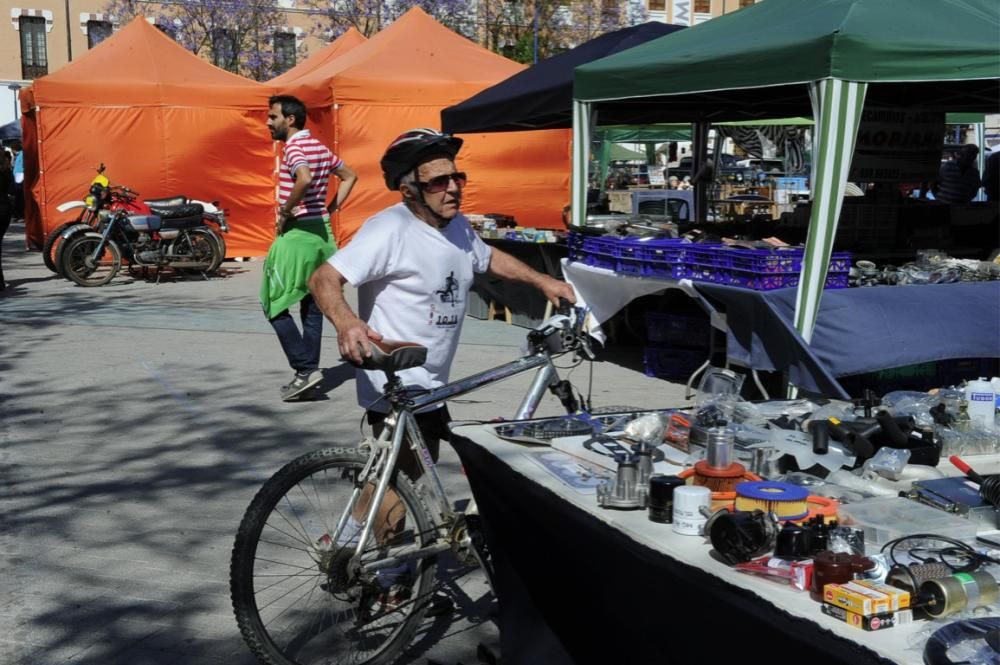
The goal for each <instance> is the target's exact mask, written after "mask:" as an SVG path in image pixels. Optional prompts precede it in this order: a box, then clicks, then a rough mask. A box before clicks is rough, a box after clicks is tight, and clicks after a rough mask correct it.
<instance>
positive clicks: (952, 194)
mask: <svg viewBox="0 0 1000 665" xmlns="http://www.w3.org/2000/svg"><path fill="white" fill-rule="evenodd" d="M978 156H979V146H977V145H975V144H972V143H967V144H965V145H963V146H962V148H961V149H960V150H959V151H958V152H957V153H956V154H955V155H954V156H953V157H952V159H950V160H948V161H947V162H945V163H944V164H942V165H941V172H940V173H939V175H938V180H937V182H936V183H934V186H933V188H932V191H933V192H934V198H935V199H937V200H938V201H941V202H942V203H948V204H963V203H969V202H970V201H972V199H974V198H976V193H977V192H978V191H979V187H980V185H981V184H982V183H981V182H980V179H979V169H978V168H977V167H976V163H975V162H976V157H978Z"/></svg>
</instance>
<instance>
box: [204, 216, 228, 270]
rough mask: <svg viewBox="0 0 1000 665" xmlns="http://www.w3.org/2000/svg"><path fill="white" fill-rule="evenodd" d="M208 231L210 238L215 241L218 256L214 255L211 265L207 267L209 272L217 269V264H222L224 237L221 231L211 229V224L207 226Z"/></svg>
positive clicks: (224, 248)
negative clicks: (213, 261) (214, 259)
mask: <svg viewBox="0 0 1000 665" xmlns="http://www.w3.org/2000/svg"><path fill="white" fill-rule="evenodd" d="M208 233H209V235H210V236H212V240H214V241H215V244H216V245H217V247H218V256H217V257H216V261H215V263H213V264H212V267H211V268H209V269H208V271H209V272H215V271H216V270H218V269H219V266H221V265H222V262H223V261H225V260H226V239H225V238H224V237H223V236H222V234H221V233H219V232H218V231H216V230H215V229H213V228H212V227H211V226H210V227H208Z"/></svg>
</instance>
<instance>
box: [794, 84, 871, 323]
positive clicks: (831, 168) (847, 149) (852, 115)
mask: <svg viewBox="0 0 1000 665" xmlns="http://www.w3.org/2000/svg"><path fill="white" fill-rule="evenodd" d="M867 90H868V84H867V83H859V82H856V81H842V80H840V79H824V80H821V81H816V82H813V83H810V84H809V99H810V101H811V102H812V107H813V117H814V120H815V125H814V127H813V133H814V138H813V141H814V148H815V149H814V151H813V168H814V178H813V181H812V184H813V205H812V214H811V216H810V218H809V236H808V239H807V240H806V251H805V255H804V256H803V259H802V272H801V274H800V277H799V286H798V291H797V292H796V294H795V329H796V330H798V331H799V334H801V335H802V338H803V339H804V340H805V341H806V342H807V343H808V342H809V341H810V340H811V339H812V333H813V328H814V326H815V325H816V317H817V315H818V314H819V301H820V298H821V297H822V296H823V286H824V285H825V284H826V273H827V270H828V269H829V267H830V254H831V253H832V252H833V239H834V236H835V235H836V232H837V222H838V220H839V218H840V208H841V204H842V203H843V198H844V189H845V186H846V183H847V172H848V170H849V168H850V166H851V157H852V156H853V154H854V143H855V140H856V139H857V136H858V125H859V123H860V122H861V111H862V109H863V108H864V103H865V93H866V92H867ZM817 157H819V158H820V159H817ZM817 162H818V163H817Z"/></svg>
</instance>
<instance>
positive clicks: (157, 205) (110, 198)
mask: <svg viewBox="0 0 1000 665" xmlns="http://www.w3.org/2000/svg"><path fill="white" fill-rule="evenodd" d="M105 170H106V167H105V165H104V164H103V163H102V164H101V165H100V166H99V167H98V169H97V175H96V176H95V177H94V179H93V180H92V181H91V183H90V188H89V190H88V194H87V196H86V198H85V199H84V200H82V201H66V202H65V203H61V204H59V205H58V206H57V207H56V209H57V210H58V211H59V212H61V213H65V212H69V211H71V210H80V213H79V214H78V215H77V217H76V219H74V220H72V221H70V222H66V223H64V224H61V225H59V226H58V227H56V228H55V229H53V230H52V231H51V232H50V233H49V235H48V236H47V237H46V239H45V244H44V246H43V248H42V258H43V260H44V262H45V266H46V267H47V268H48V269H49V270H51V271H52V272H54V273H56V274H58V275H59V276H61V277H62V276H65V275H63V270H62V268H63V263H64V262H63V260H62V250H63V248H64V247H65V246H66V241H67V240H69V239H71V238H74V237H76V236H79V235H82V234H84V233H87V232H92V231H97V230H98V227H99V226H100V225H101V224H103V223H105V222H106V221H107V220H108V218H109V217H110V216H111V215H112V214H114V213H116V212H118V211H121V210H124V211H127V212H129V213H130V214H146V215H148V214H157V215H160V216H161V217H164V218H171V219H172V218H175V217H184V216H189V215H191V214H194V212H193V208H184V207H183V206H189V205H200V206H201V215H202V221H203V222H204V223H205V226H206V228H208V229H209V231H210V233H211V235H212V239H213V241H214V242H215V243H216V244H217V245H218V246H219V255H220V256H221V259H220V260H219V261H218V262H217V263H216V264H215V265H213V266H212V267H211V268H210V269H209V270H208V271H207V272H214V271H215V270H216V269H217V268H218V267H219V265H220V264H221V263H222V260H224V259H225V256H226V241H225V239H224V238H223V236H222V234H223V233H228V232H229V226H228V225H227V224H226V213H225V211H224V210H222V209H221V208H219V202H218V201H213V202H211V203H208V202H205V201H198V200H195V199H191V200H189V199H187V197H184V196H174V197H170V198H163V199H146V200H145V201H142V202H140V201H139V200H138V193H137V192H134V191H132V190H131V189H129V188H128V187H125V186H120V185H114V186H113V185H111V183H110V181H109V180H108V177H107V176H106V175H104V172H105Z"/></svg>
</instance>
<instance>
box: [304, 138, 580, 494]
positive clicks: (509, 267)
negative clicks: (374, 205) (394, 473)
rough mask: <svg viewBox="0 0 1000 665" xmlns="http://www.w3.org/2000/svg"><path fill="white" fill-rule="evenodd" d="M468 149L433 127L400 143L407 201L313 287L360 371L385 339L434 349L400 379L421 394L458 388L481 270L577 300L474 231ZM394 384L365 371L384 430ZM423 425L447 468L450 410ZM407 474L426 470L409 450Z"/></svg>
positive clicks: (362, 397)
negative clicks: (451, 377)
mask: <svg viewBox="0 0 1000 665" xmlns="http://www.w3.org/2000/svg"><path fill="white" fill-rule="evenodd" d="M461 147H462V139H459V138H456V137H454V136H449V135H447V134H441V133H439V132H437V131H434V130H433V129H411V130H410V131H408V132H405V133H404V134H402V135H400V136H399V137H398V138H397V139H396V140H395V141H393V142H392V143H391V144H390V145H389V147H388V149H387V150H386V151H385V155H384V156H383V157H382V161H381V166H382V172H383V175H384V176H385V184H386V186H387V187H388V188H389V189H390V190H393V191H398V192H399V193H400V197H401V201H400V203H397V204H396V205H393V206H391V207H389V208H386V209H385V210H383V211H381V212H380V213H378V214H376V215H375V216H373V217H372V218H371V219H369V220H368V221H367V222H365V224H364V226H362V227H361V230H360V231H358V234H357V235H356V236H355V237H354V239H353V240H352V241H351V243H350V244H349V245H348V246H347V247H345V248H344V249H342V250H341V251H340V252H338V253H337V254H335V255H334V256H333V257H331V258H330V260H329V261H328V262H327V263H326V264H324V265H323V266H321V267H320V268H319V269H318V270H316V272H314V273H313V276H312V278H311V279H310V281H309V287H310V290H311V291H312V293H313V296H314V297H315V299H316V302H317V303H318V304H319V306H320V308H321V309H322V310H323V312H324V313H325V314H326V316H327V318H329V319H330V321H331V322H332V323H333V325H334V326H335V327H336V328H337V338H338V344H339V346H340V353H341V355H342V356H343V357H344V358H346V359H347V360H350V361H351V362H353V363H354V364H356V365H360V364H361V363H362V361H363V360H364V358H366V357H368V356H370V355H371V344H372V343H373V342H378V341H380V340H382V339H383V338H385V339H395V340H405V341H408V342H416V343H417V344H421V345H423V346H425V347H427V349H428V355H427V361H426V363H425V364H424V365H423V366H422V367H415V368H412V369H409V370H406V371H404V372H401V373H400V377H401V378H402V379H403V381H404V383H405V384H406V385H407V386H411V387H420V388H436V387H438V386H442V385H444V384H446V383H447V382H448V372H449V370H450V368H451V363H452V360H453V359H454V356H455V351H456V349H457V348H458V338H459V333H460V332H461V330H462V321H463V319H464V318H465V307H466V301H467V300H468V293H469V288H470V287H471V286H472V277H473V272H479V273H482V272H489V273H490V274H493V275H496V276H498V277H503V278H507V279H512V280H516V281H521V282H526V283H528V284H532V285H534V286H536V287H537V288H538V289H539V290H540V291H541V292H542V293H543V294H545V297H546V298H548V299H549V300H550V301H552V302H553V304H558V300H559V298H561V297H562V298H566V299H567V300H569V301H570V302H575V297H574V295H573V289H572V287H570V286H569V285H568V284H566V283H565V282H561V281H559V280H557V279H554V278H553V277H550V276H548V275H544V274H542V273H539V272H537V271H535V270H533V269H531V268H530V267H528V266H527V265H525V264H524V263H522V262H521V261H518V260H517V259H515V258H514V257H512V256H511V255H509V254H507V253H505V252H502V251H500V250H498V249H496V248H490V247H488V246H487V245H486V244H485V243H484V242H483V241H482V240H481V239H480V238H479V237H478V236H477V235H476V234H475V232H474V231H473V230H472V228H471V227H470V225H469V222H468V220H467V219H466V218H465V216H464V215H462V213H461V212H460V207H461V204H462V192H463V189H464V187H465V183H466V181H467V177H466V174H465V173H463V172H461V171H458V170H457V169H456V167H455V157H456V155H457V154H458V151H459V149H460V148H461ZM346 283H350V284H351V285H352V286H355V287H357V288H358V309H359V312H358V314H355V313H354V312H353V311H352V310H351V308H350V306H349V305H348V304H347V301H346V300H345V299H344V293H343V286H344V284H346ZM442 293H446V294H447V297H442ZM359 315H360V316H359ZM384 384H385V375H384V374H383V373H382V372H379V371H375V370H359V372H358V377H357V390H358V401H359V403H360V404H361V406H362V407H364V408H365V409H366V410H367V411H368V422H369V423H370V424H371V425H372V426H373V427H374V428H375V429H376V433H377V432H378V430H379V429H380V426H381V423H382V420H383V419H384V414H385V412H386V411H387V410H388V405H387V404H385V403H384V401H383V400H381V399H380V397H381V395H382V386H383V385H384ZM418 422H419V423H420V428H421V430H422V432H423V433H424V438H425V440H426V442H427V445H428V448H429V449H430V450H431V453H432V455H433V457H434V460H435V461H437V457H438V450H439V439H441V438H447V433H448V429H447V422H448V410H447V407H443V406H442V407H441V408H436V409H433V410H432V411H430V412H428V413H423V414H418ZM399 468H401V469H403V470H404V471H405V472H406V473H407V475H408V476H409V477H410V478H411V479H415V478H416V477H417V476H418V475H419V473H420V466H419V465H418V464H417V463H416V461H415V460H414V459H413V457H412V454H410V451H409V449H407V450H404V451H403V454H402V455H401V457H400V460H399Z"/></svg>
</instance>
